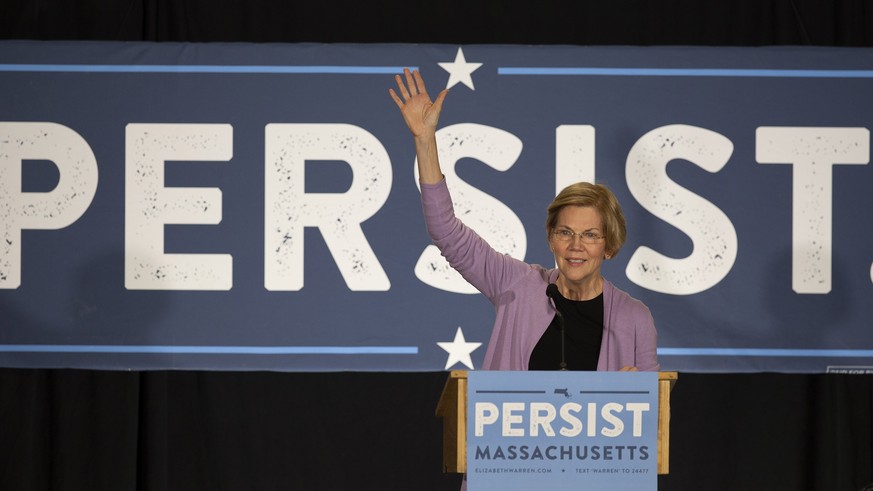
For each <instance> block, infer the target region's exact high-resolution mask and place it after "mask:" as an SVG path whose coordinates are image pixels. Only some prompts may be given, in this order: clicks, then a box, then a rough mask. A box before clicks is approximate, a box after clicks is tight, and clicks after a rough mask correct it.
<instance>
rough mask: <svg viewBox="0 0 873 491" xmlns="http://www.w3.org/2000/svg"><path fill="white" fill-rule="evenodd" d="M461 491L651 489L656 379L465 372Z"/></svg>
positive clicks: (634, 375) (649, 375) (623, 375)
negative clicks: (464, 490)
mask: <svg viewBox="0 0 873 491" xmlns="http://www.w3.org/2000/svg"><path fill="white" fill-rule="evenodd" d="M467 421H468V424H467V489H469V490H470V491H489V490H500V491H509V490H519V491H524V490H530V489H550V490H568V491H569V490H576V489H610V490H615V491H620V490H627V491H644V490H656V489H658V480H657V467H658V466H657V463H658V374H657V373H653V372H649V373H643V372H638V373H615V372H613V373H607V372H588V373H582V372H505V371H494V372H492V371H482V372H470V373H469V375H468V387H467Z"/></svg>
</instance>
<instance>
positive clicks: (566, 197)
mask: <svg viewBox="0 0 873 491" xmlns="http://www.w3.org/2000/svg"><path fill="white" fill-rule="evenodd" d="M565 206H590V207H592V208H594V209H595V210H597V212H598V213H600V219H601V221H602V222H603V230H601V231H600V232H601V233H602V234H603V235H604V237H605V239H606V253H607V254H609V256H611V257H613V256H615V255H616V254H618V251H619V250H620V249H621V246H623V245H624V241H625V240H626V239H627V225H626V223H625V220H624V213H622V211H621V205H620V204H619V203H618V199H617V198H616V197H615V195H614V194H612V191H610V190H609V188H608V187H606V186H604V185H603V184H591V183H589V182H577V183H576V184H571V185H569V186H567V187H565V188H564V189H563V190H562V191H561V192H560V193H558V195H557V196H555V199H553V200H552V202H551V204H549V208H548V215H547V217H546V238H547V240H548V239H549V238H550V237H551V234H552V231H553V230H554V229H555V225H557V222H558V213H560V211H561V210H562V209H563V208H564V207H565Z"/></svg>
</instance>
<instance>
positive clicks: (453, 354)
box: [437, 327, 482, 370]
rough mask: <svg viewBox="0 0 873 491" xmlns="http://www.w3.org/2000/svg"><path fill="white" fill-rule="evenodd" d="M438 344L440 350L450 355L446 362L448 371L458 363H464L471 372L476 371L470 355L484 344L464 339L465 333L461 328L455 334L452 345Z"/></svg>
mask: <svg viewBox="0 0 873 491" xmlns="http://www.w3.org/2000/svg"><path fill="white" fill-rule="evenodd" d="M437 344H438V345H439V347H440V348H442V349H444V350H446V351H447V352H448V353H449V359H448V360H446V368H445V369H446V370H448V369H449V367H451V366H452V365H454V364H456V363H463V364H464V365H467V368H469V369H470V370H475V369H474V368H473V359H472V358H470V353H472V352H473V351H476V348H478V347H479V346H482V343H468V342H467V340H466V339H464V332H463V331H462V330H461V328H460V327H458V331H457V332H456V333H455V340H454V341H452V342H451V343H437Z"/></svg>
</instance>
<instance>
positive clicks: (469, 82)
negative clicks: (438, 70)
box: [439, 47, 482, 90]
mask: <svg viewBox="0 0 873 491" xmlns="http://www.w3.org/2000/svg"><path fill="white" fill-rule="evenodd" d="M439 66H440V67H442V69H443V70H445V71H447V72H449V81H448V83H447V84H446V88H447V89H451V88H452V87H454V86H455V85H457V84H458V83H462V84H464V85H466V86H467V87H470V90H476V89H475V88H473V72H475V71H476V70H477V69H478V68H479V67H480V66H482V64H481V63H467V60H466V59H465V58H464V51H463V50H462V49H461V48H460V47H459V48H458V54H456V55H455V61H453V62H451V63H449V62H442V63H439Z"/></svg>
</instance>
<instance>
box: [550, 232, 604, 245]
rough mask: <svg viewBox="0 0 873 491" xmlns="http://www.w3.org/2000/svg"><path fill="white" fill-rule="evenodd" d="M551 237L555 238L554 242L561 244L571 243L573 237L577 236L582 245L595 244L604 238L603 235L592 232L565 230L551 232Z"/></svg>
mask: <svg viewBox="0 0 873 491" xmlns="http://www.w3.org/2000/svg"><path fill="white" fill-rule="evenodd" d="M552 236H553V237H555V240H559V241H561V242H571V241H572V240H573V238H574V237H577V236H578V237H579V240H581V241H582V243H583V244H596V243H598V242H600V241H601V240H602V239H603V238H604V237H605V236H604V235H600V234H596V233H594V232H574V231H572V230H570V229H567V228H559V229H557V230H552Z"/></svg>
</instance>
